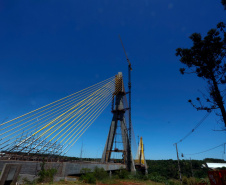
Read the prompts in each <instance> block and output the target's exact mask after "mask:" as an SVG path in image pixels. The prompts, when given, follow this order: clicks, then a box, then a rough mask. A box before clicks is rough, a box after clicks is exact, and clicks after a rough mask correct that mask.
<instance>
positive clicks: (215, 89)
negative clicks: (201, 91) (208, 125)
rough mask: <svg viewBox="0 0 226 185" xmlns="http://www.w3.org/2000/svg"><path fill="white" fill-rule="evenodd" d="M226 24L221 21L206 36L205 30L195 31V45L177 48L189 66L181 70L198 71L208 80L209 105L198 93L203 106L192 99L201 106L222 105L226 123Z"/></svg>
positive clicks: (177, 52)
mask: <svg viewBox="0 0 226 185" xmlns="http://www.w3.org/2000/svg"><path fill="white" fill-rule="evenodd" d="M224 29H225V24H224V23H223V22H220V23H219V24H218V25H217V29H211V30H209V31H208V33H207V36H205V37H204V38H203V39H202V36H201V34H199V33H193V34H192V35H191V36H190V39H191V40H192V41H193V46H192V47H191V48H189V49H188V48H186V49H182V48H177V49H176V56H179V57H180V61H181V62H182V63H183V64H185V65H186V66H187V69H188V71H187V70H185V68H181V69H180V72H181V74H185V73H187V74H190V73H195V74H196V75H197V76H198V77H200V78H203V79H204V80H206V81H207V84H208V89H209V91H208V95H207V96H206V95H204V96H203V97H204V99H205V101H206V103H205V104H206V105H204V104H203V102H201V100H200V98H199V97H198V98H197V99H196V100H197V101H198V102H199V106H197V105H195V104H193V102H192V101H191V100H189V102H190V103H191V104H192V105H193V107H195V108H196V109H197V110H206V111H211V110H212V109H219V110H220V116H221V118H222V121H223V122H224V124H225V127H226V112H225V107H224V102H223V97H222V91H221V85H224V84H226V63H225V58H226V32H225V31H224Z"/></svg>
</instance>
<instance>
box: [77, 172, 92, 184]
mask: <svg viewBox="0 0 226 185" xmlns="http://www.w3.org/2000/svg"><path fill="white" fill-rule="evenodd" d="M80 180H82V181H83V182H85V183H90V184H95V183H96V178H95V176H94V174H93V173H86V174H83V175H82V176H81V177H80Z"/></svg>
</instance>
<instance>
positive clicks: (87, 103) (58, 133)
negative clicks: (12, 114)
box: [0, 73, 136, 171]
mask: <svg viewBox="0 0 226 185" xmlns="http://www.w3.org/2000/svg"><path fill="white" fill-rule="evenodd" d="M126 94H127V93H126V92H125V88H124V83H123V78H122V73H118V74H117V75H116V76H113V77H111V78H108V79H106V80H104V81H102V82H99V83H97V84H95V85H92V86H90V87H88V88H86V89H83V90H81V91H78V92H76V93H74V94H71V95H69V96H67V97H64V98H62V99H60V100H57V101H55V102H52V103H50V104H48V105H45V106H43V107H41V108H38V109H36V110H33V111H31V112H28V113H26V114H24V115H21V116H19V117H17V118H14V119H12V120H9V121H6V122H4V123H2V124H0V151H1V159H2V160H9V159H11V160H27V161H37V160H40V159H42V160H43V159H44V158H45V159H46V160H47V161H48V160H51V161H61V159H62V156H65V155H66V154H67V152H68V151H69V150H70V149H71V148H72V147H73V146H74V145H75V143H76V142H77V141H78V139H79V138H81V137H82V135H83V134H84V133H85V132H86V130H87V129H88V128H89V127H90V126H91V125H92V124H93V123H94V121H95V120H96V119H97V118H98V116H99V115H100V114H101V113H102V112H103V110H104V109H105V108H106V107H107V106H108V105H109V104H110V103H112V113H113V118H112V123H111V126H110V131H109V134H108V138H107V141H106V145H105V149H104V151H103V156H102V160H101V162H102V163H109V162H111V156H112V155H111V154H112V153H113V152H120V153H122V163H123V164H125V165H126V166H127V168H128V169H129V170H132V171H134V170H135V165H134V161H133V154H132V148H134V149H135V150H136V147H132V146H136V145H133V144H132V142H131V141H130V139H129V135H133V137H132V138H133V139H134V142H133V143H135V136H134V134H133V129H132V127H131V125H129V115H128V110H129V106H128V103H127V98H126ZM128 128H129V129H128ZM117 134H120V136H121V139H119V140H118V137H117ZM118 143H122V144H121V148H117V147H116V145H117V146H119V144H118Z"/></svg>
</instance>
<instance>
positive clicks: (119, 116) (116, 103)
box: [101, 72, 136, 171]
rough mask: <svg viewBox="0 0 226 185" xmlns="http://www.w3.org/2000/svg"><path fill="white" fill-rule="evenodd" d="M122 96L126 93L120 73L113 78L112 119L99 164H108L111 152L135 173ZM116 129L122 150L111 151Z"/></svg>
mask: <svg viewBox="0 0 226 185" xmlns="http://www.w3.org/2000/svg"><path fill="white" fill-rule="evenodd" d="M124 96H126V92H125V89H124V85H123V79H122V73H121V72H119V73H118V74H117V75H116V77H115V91H114V93H113V101H112V113H113V117H112V121H111V126H110V130H109V133H108V137H107V141H106V144H105V148H104V151H103V155H102V159H101V162H102V163H107V162H110V159H111V154H112V152H121V153H122V156H123V161H124V163H125V164H126V166H127V168H128V169H129V170H131V171H136V169H135V165H134V161H133V157H132V153H131V143H130V142H129V136H128V130H127V126H126V119H125V112H126V111H127V110H128V108H126V107H125V106H124V102H123V98H124ZM118 127H120V128H121V136H122V143H123V149H122V150H118V149H117V148H115V149H113V143H114V139H115V137H116V130H117V128H118ZM128 155H129V156H128Z"/></svg>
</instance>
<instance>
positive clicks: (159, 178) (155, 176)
mask: <svg viewBox="0 0 226 185" xmlns="http://www.w3.org/2000/svg"><path fill="white" fill-rule="evenodd" d="M148 179H150V180H152V181H155V182H163V183H165V182H167V179H166V178H165V177H163V176H160V175H159V174H157V173H152V174H149V175H148Z"/></svg>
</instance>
